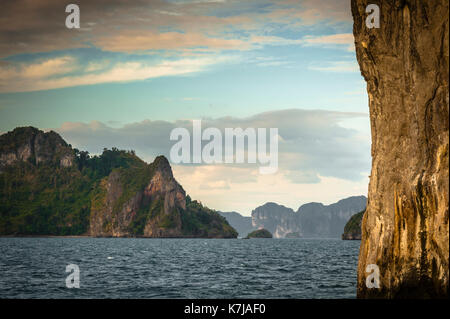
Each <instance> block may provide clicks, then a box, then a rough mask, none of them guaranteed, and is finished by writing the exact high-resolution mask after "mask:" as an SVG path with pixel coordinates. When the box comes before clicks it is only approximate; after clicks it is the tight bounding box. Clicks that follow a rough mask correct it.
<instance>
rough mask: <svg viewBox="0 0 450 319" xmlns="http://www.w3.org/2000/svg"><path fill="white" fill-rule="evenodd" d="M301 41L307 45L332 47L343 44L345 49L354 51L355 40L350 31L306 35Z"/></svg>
mask: <svg viewBox="0 0 450 319" xmlns="http://www.w3.org/2000/svg"><path fill="white" fill-rule="evenodd" d="M303 43H304V44H305V45H308V46H322V47H328V48H330V47H331V48H334V47H336V46H343V47H345V48H346V49H347V51H350V52H354V51H355V40H354V37H353V34H351V33H340V34H331V35H324V36H306V37H304V38H303Z"/></svg>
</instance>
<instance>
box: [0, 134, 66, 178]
mask: <svg viewBox="0 0 450 319" xmlns="http://www.w3.org/2000/svg"><path fill="white" fill-rule="evenodd" d="M74 157H75V156H74V152H73V150H72V148H71V147H70V146H69V145H68V144H67V143H66V142H65V141H64V140H63V139H62V138H61V136H59V134H57V133H55V132H53V131H50V132H43V131H41V130H38V129H37V128H34V127H19V128H16V129H14V130H13V131H11V132H8V133H6V134H3V135H1V136H0V171H1V169H2V168H5V167H7V166H10V165H13V164H15V163H18V162H27V163H31V164H34V165H41V164H57V165H59V166H60V167H70V166H72V165H73V163H74Z"/></svg>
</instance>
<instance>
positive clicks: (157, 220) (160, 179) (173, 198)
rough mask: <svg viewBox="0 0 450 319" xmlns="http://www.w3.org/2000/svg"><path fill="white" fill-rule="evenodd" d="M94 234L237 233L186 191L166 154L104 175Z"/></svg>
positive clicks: (92, 219)
mask: <svg viewBox="0 0 450 319" xmlns="http://www.w3.org/2000/svg"><path fill="white" fill-rule="evenodd" d="M136 176H138V178H136ZM89 234H90V235H91V236H95V237H109V236H111V237H130V236H138V237H158V238H168V237H179V238H181V237H211V238H212V237H214V238H236V237H237V232H236V231H235V230H234V229H233V228H232V227H231V226H230V225H228V223H227V222H226V220H225V218H223V217H221V216H220V215H219V214H218V213H217V212H215V211H212V210H210V209H208V208H206V207H203V206H202V205H201V204H200V203H198V202H196V201H191V200H190V198H189V197H187V196H186V193H185V191H184V189H183V188H182V187H181V185H180V184H178V182H177V181H176V180H175V178H174V177H173V174H172V169H171V167H170V165H169V162H168V161H167V159H166V158H165V157H164V156H159V157H157V158H156V159H155V161H154V162H153V163H151V164H148V165H147V164H144V165H143V166H140V167H136V168H127V169H119V170H113V171H112V172H111V174H110V175H109V176H108V177H107V178H106V179H104V180H102V182H101V184H100V187H99V189H98V190H97V193H96V194H95V196H94V198H93V200H92V206H91V217H90V229H89Z"/></svg>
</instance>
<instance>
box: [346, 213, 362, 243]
mask: <svg viewBox="0 0 450 319" xmlns="http://www.w3.org/2000/svg"><path fill="white" fill-rule="evenodd" d="M363 216H364V211H362V212H359V213H358V214H355V215H353V216H352V217H351V218H350V220H349V221H348V222H347V224H345V227H344V233H343V234H342V239H343V240H361V223H362V219H363Z"/></svg>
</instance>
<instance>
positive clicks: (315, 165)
mask: <svg viewBox="0 0 450 319" xmlns="http://www.w3.org/2000/svg"><path fill="white" fill-rule="evenodd" d="M346 122H352V125H350V126H346V125H344V124H342V123H346ZM368 122H369V120H368V115H367V114H363V113H348V112H333V111H324V110H300V109H291V110H282V111H271V112H265V113H260V114H256V115H254V116H250V117H246V118H234V117H223V118H215V119H211V118H205V119H203V120H202V129H205V128H207V127H217V128H219V129H220V130H221V131H222V132H223V129H224V128H225V127H233V128H235V127H242V128H247V127H254V128H258V127H262V128H264V127H266V128H270V127H278V128H279V135H280V137H281V138H280V142H279V169H278V172H277V173H275V174H272V175H261V174H259V171H258V165H259V164H214V165H212V164H197V165H194V164H189V165H176V164H172V168H173V170H174V175H175V178H176V179H177V180H178V181H179V182H180V184H182V185H183V187H184V189H185V190H186V192H187V193H188V194H190V195H191V196H192V197H193V198H195V199H200V200H201V201H202V202H203V203H204V204H206V205H208V206H209V207H211V208H215V209H220V210H223V211H230V210H237V211H239V212H241V213H244V214H250V212H251V210H252V209H254V208H255V207H256V206H258V205H262V204H264V203H265V202H268V201H275V202H277V203H280V204H283V205H285V206H288V207H292V208H293V209H296V208H297V207H298V206H299V205H300V204H302V203H306V202H310V201H318V202H324V203H328V204H329V203H332V202H335V201H337V200H339V199H341V198H344V197H347V196H352V195H361V194H363V195H366V194H367V183H368V175H369V171H370V161H371V159H370V135H369V134H370V132H369V130H367V131H366V132H362V131H359V130H356V129H354V127H358V126H362V127H365V126H368V125H369V123H368ZM176 127H185V128H187V129H188V130H191V128H192V122H191V120H189V119H184V120H181V119H180V120H177V121H174V122H169V121H158V120H144V121H141V122H138V123H129V124H126V125H123V126H121V127H111V126H109V125H107V124H105V123H101V122H91V123H73V122H66V123H64V124H63V125H62V126H61V127H60V128H57V129H54V130H55V131H57V132H59V133H60V134H61V135H62V136H63V138H64V139H66V141H67V142H68V143H71V144H72V145H73V146H74V147H77V148H79V149H82V150H88V151H89V152H90V153H91V154H98V153H101V151H102V150H103V148H104V147H108V148H111V147H118V148H120V149H128V150H129V149H134V150H136V153H137V155H138V156H140V157H142V158H143V159H145V160H146V161H147V162H151V161H153V159H154V158H155V157H156V156H157V155H160V154H162V155H165V156H167V157H168V158H169V160H170V157H169V152H170V148H171V146H172V145H173V144H174V143H175V142H174V141H170V140H169V136H170V132H171V131H172V129H174V128H176Z"/></svg>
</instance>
